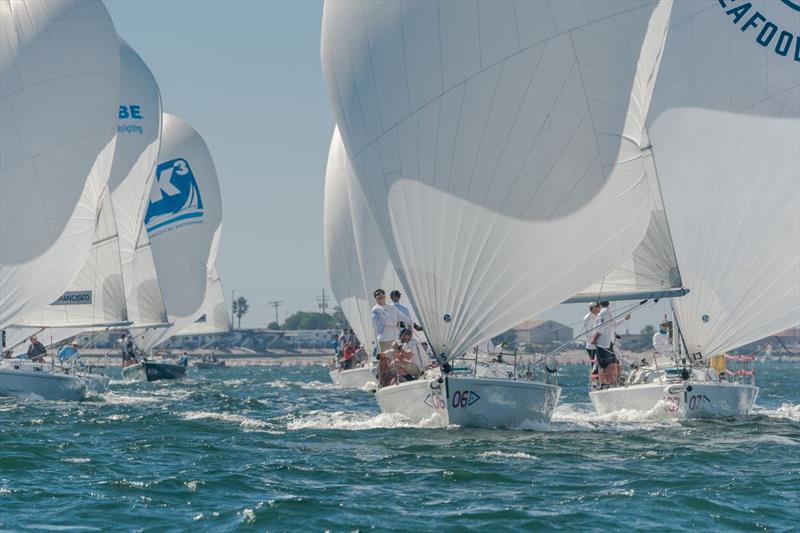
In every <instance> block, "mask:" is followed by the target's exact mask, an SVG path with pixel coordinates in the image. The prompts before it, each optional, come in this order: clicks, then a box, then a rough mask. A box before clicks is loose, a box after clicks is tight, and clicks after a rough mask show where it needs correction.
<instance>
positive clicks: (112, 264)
mask: <svg viewBox="0 0 800 533" xmlns="http://www.w3.org/2000/svg"><path fill="white" fill-rule="evenodd" d="M119 56H120V80H121V89H120V102H119V112H118V124H117V143H116V148H115V151H114V160H113V163H112V167H111V174H110V177H109V180H108V184H107V185H106V188H105V190H104V192H103V200H102V204H101V206H100V212H99V215H98V217H97V223H96V229H95V237H94V239H93V242H92V247H91V252H90V255H89V258H88V259H87V260H86V262H85V263H84V265H83V267H82V268H81V270H80V272H79V274H78V277H77V278H76V279H75V281H73V283H72V284H71V285H70V286H69V287H68V289H67V290H66V291H65V292H64V294H63V295H62V296H61V297H60V298H59V299H57V300H56V301H55V302H53V303H52V304H50V305H49V306H46V307H44V308H43V309H41V310H39V311H37V312H35V313H29V314H27V315H26V316H24V317H21V318H19V319H17V320H16V322H15V324H14V326H15V329H17V331H21V332H26V333H25V334H26V335H28V333H30V332H31V331H33V333H34V334H37V335H41V334H42V332H44V333H45V335H47V336H49V337H50V339H51V341H55V342H57V341H58V340H62V339H66V338H68V337H71V336H74V335H76V334H78V333H80V332H83V331H86V332H92V333H95V334H100V333H103V332H107V331H110V330H113V329H118V328H122V327H128V326H130V325H132V324H133V323H134V322H133V321H132V320H131V319H135V320H136V321H137V322H138V323H142V321H143V320H147V319H146V318H144V317H143V316H142V307H143V306H142V305H141V304H140V303H139V302H138V301H136V300H135V299H133V298H132V297H131V296H132V295H133V294H135V293H133V294H132V293H131V291H129V290H128V287H129V286H135V285H136V284H137V282H138V279H137V278H138V277H139V276H141V275H142V272H144V273H146V272H147V271H148V269H147V268H143V269H142V271H141V272H138V271H134V270H133V269H132V268H131V264H132V263H133V262H134V261H135V254H136V251H135V243H136V241H137V237H138V234H137V233H138V232H137V229H136V228H137V221H138V226H141V220H142V217H143V212H142V206H143V201H144V200H145V195H146V193H149V187H148V186H149V184H150V175H151V174H152V169H153V167H154V165H155V161H156V156H157V154H158V146H159V144H160V139H161V95H160V91H159V88H158V84H157V83H156V81H155V79H154V77H153V75H152V73H151V72H150V70H149V69H148V68H147V66H146V65H145V63H144V61H142V59H141V58H140V57H139V55H138V54H137V53H136V52H135V51H134V50H133V49H132V48H131V47H130V46H129V45H128V44H127V43H126V42H125V41H123V40H122V39H119ZM123 251H124V252H125V253H123ZM123 258H124V259H125V261H126V263H125V264H123V262H122V261H123ZM146 259H147V257H146V256H145V257H144V258H140V259H139V261H138V263H139V266H140V267H142V266H145V265H146ZM126 267H127V268H126ZM151 270H152V267H151ZM129 298H131V299H130V302H135V303H136V304H137V305H135V306H129ZM156 301H158V300H156ZM129 307H131V308H133V309H134V312H133V313H131V312H130V311H129ZM161 307H162V308H163V304H161ZM28 336H29V335H28ZM86 370H87V369H84V368H77V369H76V368H73V369H72V371H73V372H74V373H77V374H78V375H81V376H82V377H84V378H86V379H87V380H88V381H89V382H90V384H91V388H92V389H93V390H95V391H102V390H103V389H105V387H106V386H107V385H108V381H109V378H108V377H107V376H104V375H102V374H98V373H95V372H91V370H92V368H91V367H89V368H88V370H89V371H88V372H87V371H86Z"/></svg>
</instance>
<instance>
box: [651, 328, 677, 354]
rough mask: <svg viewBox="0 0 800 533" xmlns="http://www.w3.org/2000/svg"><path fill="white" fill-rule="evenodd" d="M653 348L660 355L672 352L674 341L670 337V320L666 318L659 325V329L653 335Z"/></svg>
mask: <svg viewBox="0 0 800 533" xmlns="http://www.w3.org/2000/svg"><path fill="white" fill-rule="evenodd" d="M653 349H654V350H655V351H656V353H657V354H659V355H670V354H671V353H672V341H671V340H670V339H669V322H667V321H666V320H665V321H663V322H661V324H659V325H658V331H656V333H655V334H654V335H653Z"/></svg>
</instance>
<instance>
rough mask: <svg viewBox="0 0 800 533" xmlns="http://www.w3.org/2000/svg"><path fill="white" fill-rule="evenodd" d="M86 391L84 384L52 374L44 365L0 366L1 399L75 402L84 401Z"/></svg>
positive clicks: (65, 375) (78, 379) (74, 378)
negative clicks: (39, 399) (30, 398)
mask: <svg viewBox="0 0 800 533" xmlns="http://www.w3.org/2000/svg"><path fill="white" fill-rule="evenodd" d="M86 391H87V382H86V380H84V379H82V378H80V377H78V376H73V375H69V374H61V373H56V372H53V371H51V370H50V369H49V368H48V367H47V366H46V365H39V364H13V363H12V364H4V365H2V366H0V396H17V397H26V398H27V397H34V398H37V399H38V398H41V399H43V400H63V401H77V400H83V399H84V398H86Z"/></svg>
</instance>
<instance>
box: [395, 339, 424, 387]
mask: <svg viewBox="0 0 800 533" xmlns="http://www.w3.org/2000/svg"><path fill="white" fill-rule="evenodd" d="M393 351H394V360H393V361H392V362H391V364H390V366H391V367H392V368H393V369H394V373H395V375H396V376H397V379H398V381H409V380H413V379H417V378H418V377H419V375H420V374H421V373H422V370H423V369H424V368H426V367H427V366H428V364H427V362H426V360H425V359H427V354H425V357H424V358H423V354H424V353H425V352H424V350H423V348H422V346H421V345H420V343H419V341H417V340H416V339H415V338H413V334H412V332H411V328H408V327H406V328H403V329H402V330H401V331H400V339H399V341H397V342H395V343H394V346H393Z"/></svg>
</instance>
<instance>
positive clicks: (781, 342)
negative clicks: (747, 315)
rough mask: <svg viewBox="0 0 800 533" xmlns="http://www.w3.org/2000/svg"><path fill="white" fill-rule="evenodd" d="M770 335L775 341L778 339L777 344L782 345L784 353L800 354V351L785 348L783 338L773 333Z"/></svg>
mask: <svg viewBox="0 0 800 533" xmlns="http://www.w3.org/2000/svg"><path fill="white" fill-rule="evenodd" d="M772 337H773V338H774V339H775V340H776V341H778V344H780V345H781V346H782V347H783V349H784V350H786V353H788V354H789V355H800V352H793V351H791V350H790V349H789V348H787V347H786V345H785V344H784V343H783V340H782V339H781V338H780V337H778V336H777V335H773V336H772Z"/></svg>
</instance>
